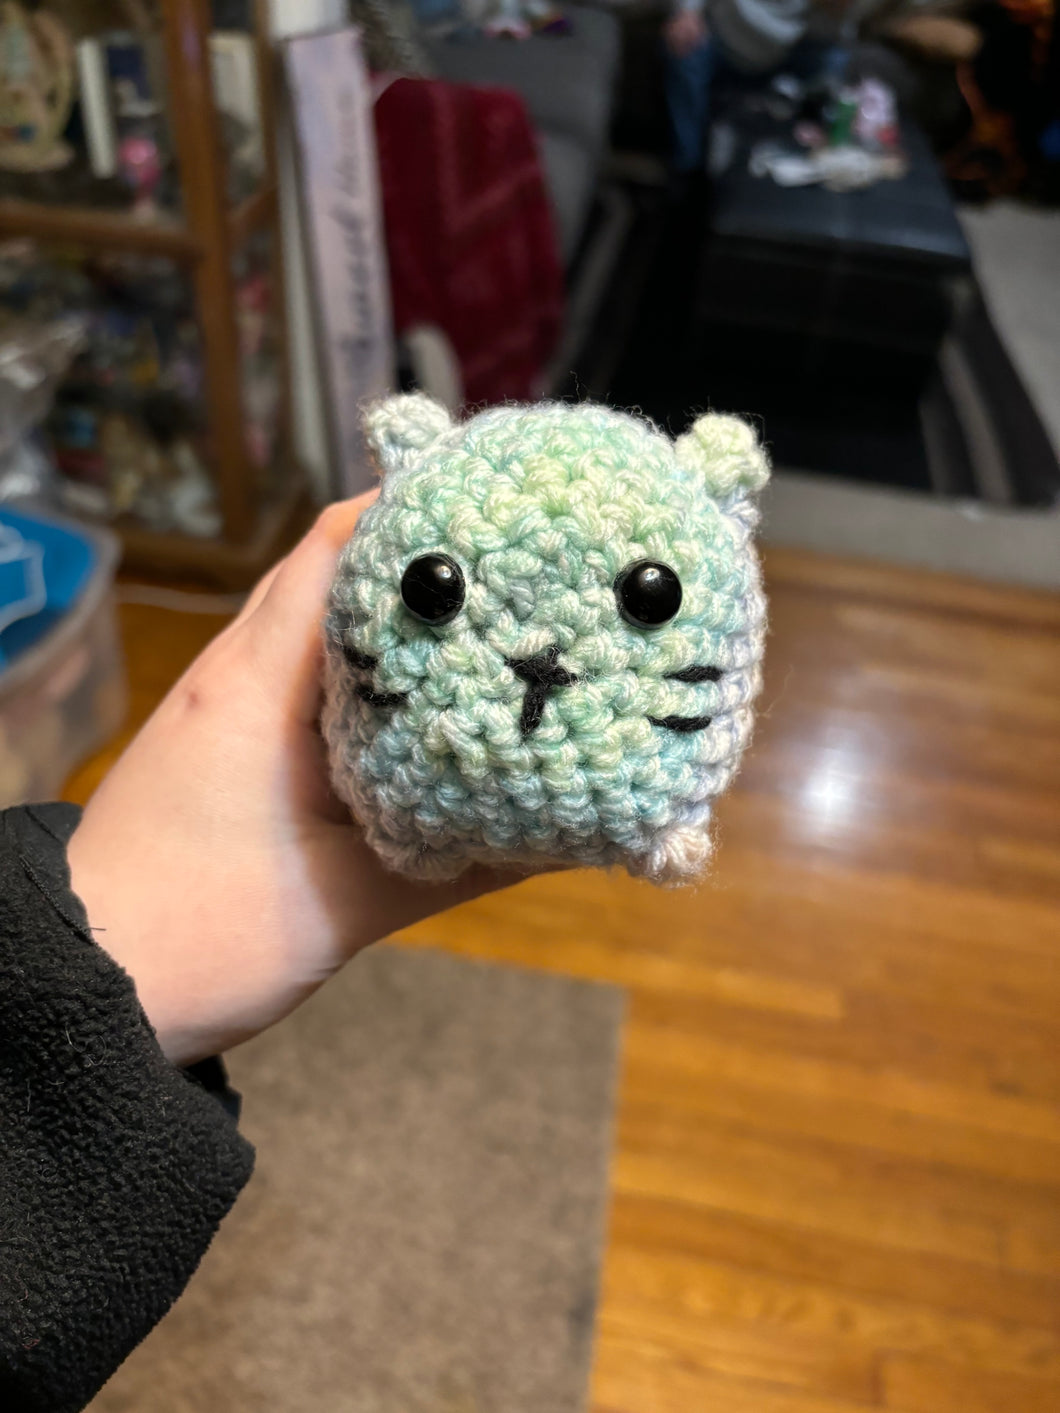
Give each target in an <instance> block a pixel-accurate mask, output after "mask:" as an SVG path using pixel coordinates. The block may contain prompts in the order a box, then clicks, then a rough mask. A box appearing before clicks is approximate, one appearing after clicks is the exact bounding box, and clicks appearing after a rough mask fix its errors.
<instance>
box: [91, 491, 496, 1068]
mask: <svg viewBox="0 0 1060 1413" xmlns="http://www.w3.org/2000/svg"><path fill="white" fill-rule="evenodd" d="M373 499H374V492H373V493H371V494H368V495H365V496H360V497H358V498H357V499H356V500H352V501H345V502H341V503H339V504H337V505H333V506H330V507H329V508H328V509H327V510H326V511H324V513H323V514H322V515H321V516H320V518H319V519H318V521H317V523H316V525H315V526H314V527H313V529H312V530H311V531H310V532H309V534H308V535H307V536H306V538H305V539H304V540H303V541H302V542H301V544H299V545H298V546H297V547H296V548H295V549H294V550H292V552H291V553H290V554H289V555H288V557H287V558H286V559H285V560H282V561H281V562H280V564H278V565H277V566H276V567H275V568H274V569H273V570H272V571H271V572H270V573H269V574H268V575H266V577H265V578H264V579H263V580H262V581H261V583H260V584H258V586H257V588H256V589H255V590H254V591H253V593H252V594H251V596H250V598H249V599H248V601H247V603H246V605H245V607H244V608H243V611H242V612H241V613H240V615H239V617H238V618H237V619H235V620H234V622H232V623H231V624H230V625H229V626H228V627H227V628H226V629H225V630H224V631H223V632H222V633H221V634H220V635H219V636H218V637H217V638H215V639H214V641H213V642H212V643H211V644H210V645H209V647H208V648H207V649H206V651H205V652H204V653H202V655H201V656H200V657H199V658H197V659H196V661H195V662H194V663H192V665H191V667H190V668H189V669H188V671H187V672H186V673H185V674H184V676H183V677H182V678H181V680H180V681H179V682H178V683H177V685H176V686H175V687H174V688H173V690H172V691H171V692H170V693H169V695H168V696H167V697H166V699H165V700H164V701H163V702H162V704H161V706H160V707H159V708H158V710H157V711H156V712H155V714H154V715H153V716H152V717H151V719H150V720H149V721H148V722H147V724H146V725H145V726H144V728H143V730H142V731H141V732H140V733H139V735H138V736H137V737H136V739H135V740H134V741H133V742H132V744H131V745H130V746H129V748H128V750H127V751H126V752H125V754H124V755H123V756H122V757H121V759H120V760H119V761H118V763H117V765H116V766H115V767H114V769H113V770H112V771H111V772H110V774H109V775H108V776H107V777H106V779H105V780H104V781H103V783H102V785H101V786H100V788H99V789H98V790H97V792H96V794H95V795H94V796H93V797H92V799H91V800H90V801H89V803H88V805H87V807H86V809H85V812H84V815H83V817H82V820H81V823H80V825H79V826H78V828H77V830H76V831H75V833H74V836H73V838H72V839H71V841H70V847H69V859H70V870H71V881H72V886H73V888H74V891H75V892H76V893H77V894H78V895H79V896H80V898H81V899H82V901H83V902H84V904H85V907H86V909H87V911H88V917H89V922H90V923H91V925H92V926H93V928H95V929H98V931H97V932H96V937H97V940H98V942H99V943H100V945H101V946H102V947H103V948H104V949H105V950H106V951H107V952H109V953H110V954H111V956H112V957H114V958H115V960H116V961H118V962H120V963H121V965H122V966H123V967H124V968H125V969H126V971H128V972H129V974H130V975H131V976H132V978H133V980H134V981H135V983H136V989H137V993H138V995H139V998H140V1003H141V1005H142V1006H143V1008H144V1011H145V1012H146V1014H147V1017H148V1019H149V1020H150V1021H151V1024H152V1025H153V1026H154V1028H155V1031H156V1032H157V1034H158V1038H159V1041H160V1043H161V1045H162V1048H163V1050H164V1051H165V1053H166V1055H167V1056H168V1057H169V1058H170V1059H171V1060H172V1061H173V1062H174V1063H175V1064H178V1065H186V1064H190V1063H192V1062H193V1061H195V1060H198V1059H201V1058H203V1057H204V1056H206V1055H211V1054H216V1053H218V1052H220V1051H223V1050H226V1049H228V1048H230V1047H231V1046H233V1045H237V1044H239V1042H240V1041H242V1040H247V1039H249V1038H250V1037H251V1036H252V1035H255V1034H256V1033H257V1032H258V1031H260V1030H264V1029H265V1028H266V1027H267V1026H269V1025H272V1024H273V1023H274V1022H275V1021H278V1020H280V1019H281V1018H282V1017H283V1016H285V1015H287V1014H288V1013H289V1012H290V1011H292V1010H294V1008H295V1007H296V1006H297V1005H299V1003H300V1002H302V1001H304V1000H305V999H306V997H307V996H308V995H309V994H310V993H311V992H312V991H314V990H315V989H316V988H317V987H318V986H320V985H321V984H322V983H323V982H324V981H326V980H327V978H328V977H329V976H331V975H332V974H333V973H334V972H335V971H337V970H338V969H339V967H341V966H342V965H343V963H344V962H346V961H348V960H349V958H350V957H352V956H353V955H354V953H355V952H357V951H359V950H360V949H361V948H362V947H365V946H367V945H368V944H369V943H370V942H374V941H376V940H378V939H379V938H381V937H384V936H385V935H386V934H387V933H390V932H393V931H395V930H396V929H397V928H400V927H404V926H407V925H408V924H409V923H411V922H414V921H416V920H417V919H419V918H422V917H427V916H429V915H430V914H432V913H436V912H441V911H443V910H444V909H446V908H449V907H452V906H453V905H454V904H456V903H459V902H463V901H465V900H466V899H469V898H472V897H475V896H476V895H477V894H479V893H483V892H487V891H489V890H491V889H494V888H499V887H503V886H504V885H505V884H507V883H511V882H514V881H516V877H517V876H516V875H514V874H500V873H494V872H493V871H491V870H488V869H485V868H474V869H469V870H468V872H467V873H465V874H464V875H463V876H462V877H461V878H459V879H457V880H456V881H454V882H451V883H445V884H428V883H416V882H410V881H409V880H408V879H405V878H399V877H398V876H396V875H395V874H391V873H388V872H386V870H385V869H384V868H383V867H382V865H381V864H380V862H379V860H378V859H377V858H376V856H375V854H373V853H372V851H371V850H370V849H369V848H368V846H367V845H366V844H365V842H364V840H363V838H362V836H361V833H360V831H359V830H358V829H357V828H356V826H355V825H354V824H353V823H352V822H351V821H350V818H349V815H348V814H347V812H346V809H345V807H344V806H343V805H341V804H340V803H339V802H338V801H337V800H336V799H335V797H334V796H333V795H332V793H331V791H330V789H329V786H328V777H327V757H326V751H325V747H324V744H323V742H322V740H321V738H320V736H319V734H318V731H317V716H318V712H319V707H320V666H321V655H322V651H323V648H322V640H321V632H320V622H321V618H322V615H323V612H324V603H325V598H326V595H327V591H328V587H329V585H330V582H331V576H332V573H333V570H334V566H335V560H336V557H337V555H338V553H339V550H340V549H341V548H342V546H343V545H344V544H345V542H346V540H347V539H348V538H349V536H350V534H351V532H352V530H353V527H354V525H355V524H356V521H357V517H358V515H359V514H360V513H361V511H362V510H363V509H364V508H365V507H366V506H367V505H368V504H370V502H371V501H372V500H373Z"/></svg>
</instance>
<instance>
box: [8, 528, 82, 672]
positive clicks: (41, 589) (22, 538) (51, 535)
mask: <svg viewBox="0 0 1060 1413" xmlns="http://www.w3.org/2000/svg"><path fill="white" fill-rule="evenodd" d="M98 557H99V556H98V553H97V550H96V547H95V545H94V544H93V542H92V540H91V539H89V537H88V536H87V535H83V534H81V533H80V532H79V531H78V530H76V529H73V528H72V527H70V526H67V525H57V524H55V523H54V522H52V521H50V520H47V519H44V518H43V517H41V516H37V515H23V514H20V513H18V512H16V511H14V510H8V509H7V508H6V507H3V506H0V673H2V672H3V670H4V668H5V667H6V666H7V665H8V664H9V663H10V662H11V661H12V659H14V658H16V657H17V656H18V655H19V653H23V652H25V651H26V649H27V648H31V647H33V645H34V644H35V643H37V642H39V641H40V639H41V638H43V637H45V636H46V635H47V634H48V633H49V632H50V631H51V630H52V628H54V627H55V626H56V624H57V623H59V622H60V621H61V619H62V618H63V617H64V616H65V615H66V614H67V613H69V611H70V609H71V608H73V606H74V604H75V603H76V602H77V600H78V599H79V598H80V596H81V594H82V593H83V592H84V590H85V588H86V586H87V585H88V583H89V582H90V580H91V578H92V571H93V570H94V569H95V567H96V563H97V560H98Z"/></svg>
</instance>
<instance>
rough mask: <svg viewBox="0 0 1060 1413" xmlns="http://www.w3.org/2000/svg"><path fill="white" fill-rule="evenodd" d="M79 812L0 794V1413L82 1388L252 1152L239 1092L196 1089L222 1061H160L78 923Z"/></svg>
mask: <svg viewBox="0 0 1060 1413" xmlns="http://www.w3.org/2000/svg"><path fill="white" fill-rule="evenodd" d="M78 817H79V816H78V811H77V810H76V809H75V808H73V807H72V806H69V805H36V806H29V807H26V808H24V809H18V810H5V811H3V812H0V1408H2V1409H4V1410H5V1413H6V1410H10V1413H74V1411H75V1410H77V1409H81V1408H83V1407H84V1406H85V1404H86V1403H87V1402H88V1401H89V1400H90V1399H91V1398H92V1397H93V1395H94V1394H95V1393H96V1392H97V1391H98V1389H99V1388H100V1387H101V1386H102V1384H103V1383H104V1382H105V1381H106V1380H107V1379H108V1378H109V1376H110V1375H111V1374H112V1373H113V1372H114V1370H115V1369H116V1368H117V1367H118V1365H119V1364H120V1363H121V1361H122V1360H123V1359H124V1358H125V1357H126V1355H127V1354H129V1352H130V1351H131V1350H132V1349H133V1348H134V1347H135V1346H136V1345H137V1344H138V1343H139V1341H140V1340H141V1339H143V1337H144V1336H145V1335H146V1334H147V1332H148V1331H149V1330H150V1329H151V1328H152V1326H153V1325H155V1324H156V1323H157V1322H158V1321H159V1320H160V1319H161V1318H162V1316H163V1315H164V1314H165V1312H166V1311H167V1310H168V1309H169V1307H170V1306H171V1305H172V1304H173V1302H174V1300H176V1298H177V1296H178V1295H180V1293H181V1291H182V1290H183V1289H184V1287H185V1285H186V1284H187V1282H188V1279H189V1277H190V1276H191V1274H192V1272H193V1271H194V1270H195V1267H196V1266H197V1265H198V1263H199V1261H200V1259H201V1257H202V1255H203V1252H204V1251H205V1250H206V1248H207V1246H208V1245H209V1244H210V1241H211V1239H212V1238H213V1235H214V1232H215V1231H216V1230H217V1227H218V1224H219V1223H220V1221H221V1218H222V1217H223V1216H224V1215H225V1213H226V1212H227V1211H228V1209H229V1208H230V1207H231V1205H232V1203H233V1202H234V1201H235V1199H236V1196H237V1195H238V1193H239V1191H240V1189H241V1188H242V1187H243V1185H244V1183H245V1182H246V1181H247V1179H248V1178H249V1176H250V1171H251V1167H252V1164H253V1150H252V1149H251V1148H250V1146H249V1144H247V1143H246V1142H245V1141H244V1140H243V1139H242V1138H240V1136H239V1134H238V1133H237V1132H236V1127H235V1123H234V1121H233V1117H232V1115H231V1112H230V1110H231V1106H232V1100H234V1098H235V1096H233V1095H231V1093H230V1092H229V1093H221V1094H220V1095H218V1096H215V1095H214V1094H211V1093H210V1092H209V1086H212V1087H215V1088H220V1089H222V1090H223V1087H224V1086H223V1071H222V1070H221V1069H220V1066H219V1065H217V1064H216V1063H215V1064H214V1065H213V1066H212V1067H211V1066H209V1065H207V1066H200V1067H197V1068H196V1071H188V1072H182V1071H180V1070H177V1069H175V1068H174V1067H173V1066H172V1065H171V1064H169V1063H168V1061H167V1060H166V1059H165V1057H164V1056H163V1054H162V1052H161V1050H160V1049H159V1047H158V1042H157V1040H156V1039H155V1035H154V1032H153V1031H152V1029H151V1027H150V1025H149V1024H148V1022H147V1019H146V1017H145V1016H144V1014H143V1012H142V1010H141V1009H140V1006H139V1003H138V1002H137V999H136V992H135V990H134V989H133V984H132V981H131V980H130V979H129V977H128V976H127V975H126V973H125V972H124V971H122V969H121V968H120V967H119V966H118V965H117V964H116V963H115V962H114V961H113V960H112V959H111V958H110V957H109V956H108V955H107V954H106V953H105V952H104V951H103V950H102V948H100V947H98V946H97V945H96V944H95V942H94V941H93V940H92V935H91V933H90V931H89V929H88V922H87V918H86V916H85V911H84V908H83V907H82V905H81V903H80V901H79V900H78V899H77V898H76V897H75V896H74V894H73V893H71V891H70V888H69V873H68V870H67V866H66V849H65V846H66V842H67V840H68V839H69V837H70V835H71V834H72V833H73V830H74V827H75V825H76V823H77V820H78ZM218 1098H220V1099H221V1100H222V1102H218ZM226 1100H227V1101H228V1102H227V1106H226V1102H225V1101H226ZM226 1109H227V1111H226Z"/></svg>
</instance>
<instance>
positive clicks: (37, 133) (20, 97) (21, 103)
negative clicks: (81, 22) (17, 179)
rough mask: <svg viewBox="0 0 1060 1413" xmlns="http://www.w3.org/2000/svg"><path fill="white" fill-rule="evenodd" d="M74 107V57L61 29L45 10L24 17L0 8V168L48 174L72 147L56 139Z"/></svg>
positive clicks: (15, 8)
mask: <svg viewBox="0 0 1060 1413" xmlns="http://www.w3.org/2000/svg"><path fill="white" fill-rule="evenodd" d="M73 103H74V55H73V47H72V45H71V43H70V38H69V36H68V35H67V33H66V30H65V29H64V28H63V26H62V25H61V24H60V23H59V21H58V20H57V19H56V18H55V16H54V15H50V14H49V13H48V11H47V10H37V11H36V13H34V14H32V15H30V14H27V12H26V11H25V10H24V9H23V7H22V6H21V5H18V4H15V3H13V0H5V3H4V4H3V5H0V167H2V168H4V169H6V170H7V171H10V172H51V171H55V170H56V169H57V168H59V167H65V166H66V165H67V163H68V162H69V161H70V160H71V158H72V157H73V155H74V153H73V148H71V147H70V146H69V145H68V144H67V143H65V142H63V140H62V137H61V134H62V132H63V129H64V128H65V127H66V124H67V122H68V121H69V118H70V111H71V109H72V108H73Z"/></svg>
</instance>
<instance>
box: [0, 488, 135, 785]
mask: <svg viewBox="0 0 1060 1413" xmlns="http://www.w3.org/2000/svg"><path fill="white" fill-rule="evenodd" d="M19 537H21V539H22V541H23V544H24V546H25V552H22V553H20V546H19V545H18V539H19ZM118 555H119V548H118V541H117V538H116V537H115V536H114V535H112V534H111V533H110V532H109V531H107V530H102V529H95V528H92V529H89V528H87V527H85V526H83V525H75V524H72V523H71V522H69V521H64V520H61V519H59V518H58V517H54V516H51V515H50V514H49V515H38V514H37V513H35V512H33V513H28V512H27V513H22V512H14V511H12V510H10V509H8V508H7V507H4V506H0V570H3V571H5V572H6V573H7V574H8V581H7V587H8V594H7V599H8V602H9V603H10V600H11V598H12V597H15V598H17V596H18V594H17V590H18V581H16V580H15V579H14V578H13V576H15V575H19V574H20V575H21V582H22V583H23V584H24V586H25V596H26V602H25V604H24V606H23V607H24V609H25V608H28V609H30V610H32V611H30V612H26V611H22V612H18V611H16V612H14V613H13V614H12V613H11V612H8V614H7V615H6V619H5V617H4V616H0V806H7V805H15V804H22V803H24V802H26V801H29V800H54V799H55V798H56V797H57V796H58V795H59V792H60V791H61V790H62V787H63V782H64V781H65V779H66V777H67V775H69V773H70V771H71V770H72V769H73V767H74V766H75V765H77V764H78V762H79V761H81V760H83V759H84V757H85V756H87V755H89V754H90V753H91V752H92V751H94V750H96V749H97V748H98V747H99V746H100V745H102V744H103V742H104V741H106V740H107V739H108V737H110V736H112V735H113V734H114V733H115V732H116V731H117V730H118V728H119V727H120V726H121V723H122V720H123V718H124V716H125V673H124V667H123V662H122V654H121V641H120V638H119V636H118V625H117V619H116V615H115V610H114V573H115V570H116V568H117V564H118ZM12 585H14V590H12ZM31 599H32V600H33V601H32V602H31V601H30V600H31Z"/></svg>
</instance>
